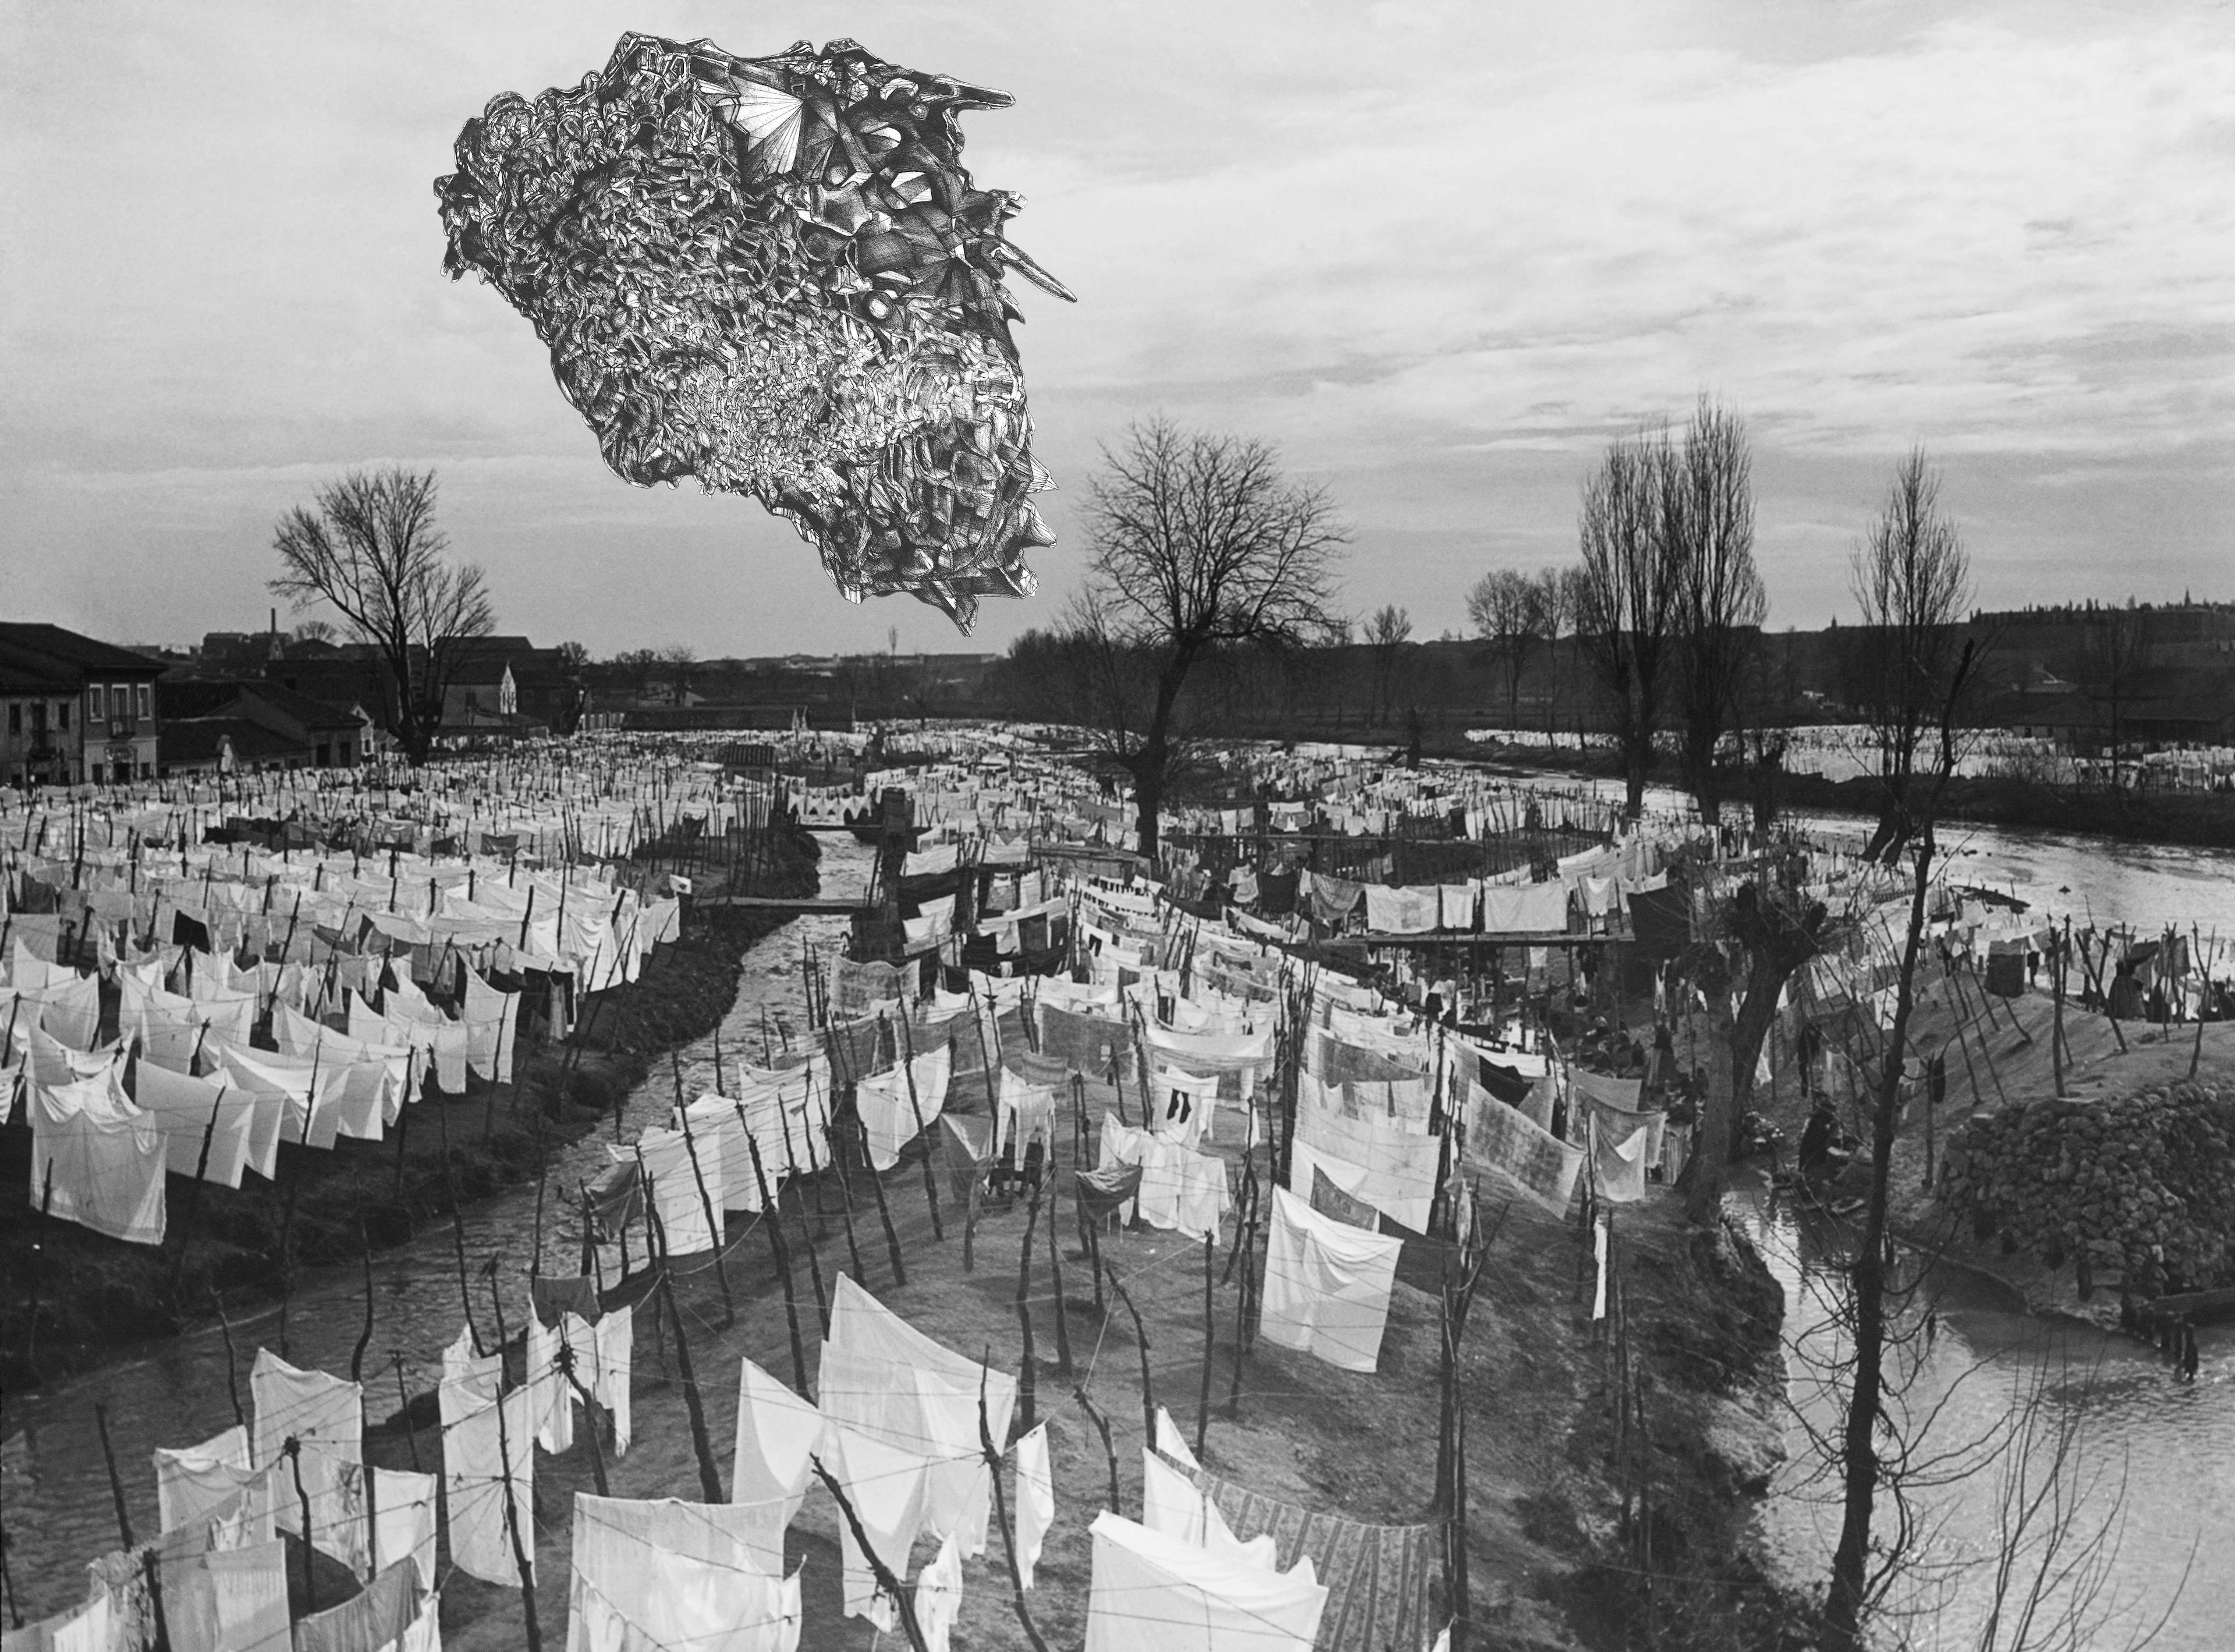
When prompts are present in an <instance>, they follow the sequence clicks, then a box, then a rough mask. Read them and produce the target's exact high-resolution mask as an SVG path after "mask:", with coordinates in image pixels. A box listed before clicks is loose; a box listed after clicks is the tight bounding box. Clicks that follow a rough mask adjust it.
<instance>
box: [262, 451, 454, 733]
mask: <svg viewBox="0 0 2235 1652" xmlns="http://www.w3.org/2000/svg"><path fill="white" fill-rule="evenodd" d="M316 505H317V509H316V510H315V511H311V510H306V509H305V508H303V507H302V506H300V505H298V506H297V507H296V508H294V509H292V511H290V512H288V514H287V515H285V516H283V517H281V518H280V519H279V527H278V529H277V530H276V532H275V534H274V535H273V538H272V549H273V550H275V551H276V552H278V553H279V569H280V571H279V575H278V577H276V578H275V579H273V580H271V581H270V587H271V590H272V593H273V594H274V595H276V596H282V597H285V598H286V599H288V600H289V601H291V602H292V603H293V604H294V606H295V607H296V608H297V609H298V610H301V609H304V608H307V607H310V606H312V605H313V604H315V603H319V602H324V603H325V604H327V605H328V606H331V608H333V610H334V611H335V612H336V613H338V614H340V615H341V617H342V621H343V623H344V625H345V626H347V627H348V628H349V631H350V632H351V634H352V635H354V636H356V637H357V639H359V640H360V641H363V642H366V643H370V644H371V645H372V646H374V647H375V648H377V650H378V651H379V653H380V659H381V661H382V663H383V665H385V666H386V667H387V670H388V674H389V678H390V682H391V684H392V685H393V687H394V692H395V698H394V699H393V701H392V702H391V703H390V705H388V706H387V707H385V708H384V709H385V710H386V711H387V713H388V715H387V717H386V718H384V719H383V722H384V724H385V726H386V727H387V729H388V731H389V733H390V734H391V735H392V736H394V737H395V739H396V741H397V744H398V745H400V746H401V747H402V748H403V752H404V755H405V756H406V757H409V758H410V760H411V761H412V762H414V763H418V762H423V761H424V760H425V758H426V756H427V753H428V752H429V750H431V749H432V748H433V745H434V743H435V737H436V733H437V732H438V731H440V730H441V728H442V701H443V697H444V696H445V695H446V694H447V693H448V692H449V686H450V679H451V678H452V677H453V676H454V675H455V674H456V671H457V669H458V666H459V665H460V663H461V662H462V659H464V657H465V656H466V654H467V653H468V652H470V650H471V648H472V646H473V644H474V642H475V640H476V639H479V638H482V637H485V636H487V635H488V633H490V632H491V631H492V630H494V629H495V626H496V613H495V607H494V606H493V605H492V604H491V602H490V600H489V595H488V587H487V585H486V583H485V581H484V579H483V575H482V570H481V567H480V566H479V565H478V564H476V563H472V562H451V561H448V560H446V557H445V553H446V552H447V551H448V550H449V541H448V539H447V538H445V537H444V535H443V534H442V530H441V529H440V528H437V527H436V525H435V473H434V472H433V471H431V470H429V471H425V472H419V471H410V470H404V469H395V468H391V469H385V470H379V471H374V472H370V473H367V472H364V471H352V472H351V473H350V474H349V475H346V476H344V477H343V478H342V479H341V480H340V481H339V482H330V483H329V484H327V485H326V486H325V487H324V488H320V489H319V490H318V497H317V500H316Z"/></svg>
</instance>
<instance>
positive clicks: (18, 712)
mask: <svg viewBox="0 0 2235 1652" xmlns="http://www.w3.org/2000/svg"><path fill="white" fill-rule="evenodd" d="M8 732H9V733H10V734H21V733H22V732H23V706H22V705H19V704H17V703H16V701H14V700H10V701H9V702H8Z"/></svg>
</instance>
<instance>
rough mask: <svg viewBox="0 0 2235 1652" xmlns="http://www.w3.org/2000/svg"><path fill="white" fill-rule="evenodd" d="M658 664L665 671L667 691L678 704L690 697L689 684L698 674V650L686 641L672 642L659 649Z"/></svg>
mask: <svg viewBox="0 0 2235 1652" xmlns="http://www.w3.org/2000/svg"><path fill="white" fill-rule="evenodd" d="M659 664H660V667H661V669H662V670H664V671H665V672H666V673H667V692H668V694H669V696H670V697H671V698H673V700H674V701H675V703H676V704H677V705H688V704H689V703H690V699H691V682H692V680H693V679H694V678H696V677H697V676H698V650H697V649H696V648H693V647H692V646H691V645H690V644H689V643H687V642H672V643H670V644H668V645H667V646H666V647H665V648H663V649H661V650H660V651H659Z"/></svg>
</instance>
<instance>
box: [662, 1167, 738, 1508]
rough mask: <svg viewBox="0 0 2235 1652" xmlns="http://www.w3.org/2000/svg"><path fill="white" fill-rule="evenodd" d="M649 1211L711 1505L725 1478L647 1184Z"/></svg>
mask: <svg viewBox="0 0 2235 1652" xmlns="http://www.w3.org/2000/svg"><path fill="white" fill-rule="evenodd" d="M645 1209H646V1211H647V1212H649V1213H650V1216H651V1218H652V1243H653V1244H654V1245H655V1246H657V1247H658V1249H659V1296H660V1300H661V1301H664V1302H665V1303H666V1304H667V1317H668V1319H669V1320H670V1321H671V1322H672V1323H673V1325H674V1327H675V1368H676V1371H677V1373H678V1375H680V1377H681V1378H682V1380H683V1406H684V1409H685V1411H686V1412H687V1413H689V1414H690V1418H691V1450H692V1451H693V1452H695V1453H696V1454H697V1456H698V1489H699V1491H700V1492H701V1493H702V1494H703V1496H704V1498H705V1501H706V1502H708V1503H719V1502H722V1501H723V1500H724V1499H723V1497H722V1477H721V1474H720V1472H718V1470H717V1469H716V1468H715V1466H714V1447H713V1446H712V1444H711V1441H710V1440H709V1439H707V1436H706V1407H705V1404H704V1402H703V1401H702V1400H701V1399H700V1397H699V1393H698V1373H696V1372H695V1371H693V1370H692V1368H691V1342H690V1339H689V1338H688V1337H687V1336H685V1334H684V1329H683V1309H682V1308H681V1307H680V1306H678V1304H677V1302H676V1300H675V1269H674V1268H673V1266H672V1264H671V1263H670V1262H669V1261H668V1256H667V1228H666V1224H665V1223H663V1222H661V1221H660V1219H659V1208H658V1206H657V1205H656V1204H654V1203H653V1202H652V1197H651V1192H650V1189H649V1185H647V1188H646V1197H645Z"/></svg>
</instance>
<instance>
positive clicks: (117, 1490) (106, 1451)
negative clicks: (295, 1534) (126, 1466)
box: [93, 1400, 307, 1550]
mask: <svg viewBox="0 0 2235 1652" xmlns="http://www.w3.org/2000/svg"><path fill="white" fill-rule="evenodd" d="M93 1421H94V1426H95V1427H97V1428H98V1429H100V1430H101V1456H102V1461H103V1462H105V1463H107V1464H108V1494H109V1496H111V1497H112V1498H115V1499H116V1530H117V1531H118V1533H119V1534H120V1535H121V1537H123V1540H124V1547H125V1548H126V1549H127V1550H132V1549H136V1548H138V1547H139V1545H138V1544H135V1543H134V1542H133V1541H132V1517H131V1516H130V1515H129V1514H128V1513H126V1512H125V1510H124V1477H123V1476H122V1475H121V1474H119V1473H118V1472H116V1448H115V1446H111V1445H110V1444H109V1443H108V1406H107V1405H106V1404H105V1403H104V1402H102V1401H100V1400H95V1402H94V1406H93ZM306 1532H307V1528H306Z"/></svg>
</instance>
